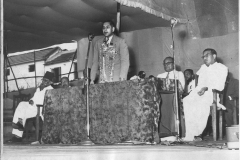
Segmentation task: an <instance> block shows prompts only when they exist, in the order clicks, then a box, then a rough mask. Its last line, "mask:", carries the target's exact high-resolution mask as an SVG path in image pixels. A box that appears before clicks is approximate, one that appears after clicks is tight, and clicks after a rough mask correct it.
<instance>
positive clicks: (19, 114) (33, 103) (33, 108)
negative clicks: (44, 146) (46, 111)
mask: <svg viewBox="0 0 240 160" xmlns="http://www.w3.org/2000/svg"><path fill="white" fill-rule="evenodd" d="M53 77H54V74H53V73H51V72H48V71H47V72H46V73H45V75H44V77H43V79H42V83H41V84H40V86H39V87H38V88H37V90H36V92H35V93H34V96H33V97H32V98H31V99H30V100H29V101H28V102H20V103H19V104H18V106H17V108H16V111H15V113H14V116H13V122H12V127H13V130H12V134H13V137H12V139H11V140H8V142H21V141H22V136H23V130H24V126H25V123H26V120H27V119H28V118H32V117H35V116H36V115H37V105H43V102H44V96H45V92H46V90H49V89H53V88H52V86H51V84H52V80H53ZM40 116H41V118H42V120H43V116H42V108H40Z"/></svg>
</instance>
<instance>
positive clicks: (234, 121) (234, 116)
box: [233, 98, 239, 125]
mask: <svg viewBox="0 0 240 160" xmlns="http://www.w3.org/2000/svg"><path fill="white" fill-rule="evenodd" d="M233 100H234V106H233V124H234V125H237V124H238V122H237V117H238V114H237V113H238V112H237V105H239V98H234V99H233Z"/></svg>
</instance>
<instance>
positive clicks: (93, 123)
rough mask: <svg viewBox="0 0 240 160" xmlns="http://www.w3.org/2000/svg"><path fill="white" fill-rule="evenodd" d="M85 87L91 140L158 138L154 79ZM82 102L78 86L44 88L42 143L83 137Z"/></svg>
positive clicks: (82, 97)
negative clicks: (86, 89) (46, 90)
mask: <svg viewBox="0 0 240 160" xmlns="http://www.w3.org/2000/svg"><path fill="white" fill-rule="evenodd" d="M89 90H90V91H89V107H90V138H91V140H92V141H93V142H94V143H97V144H114V143H121V142H125V141H139V142H156V141H158V122H159V117H160V110H159V105H160V102H161V99H160V95H159V93H158V91H157V87H156V84H155V81H154V80H148V79H145V80H143V81H122V82H112V83H104V84H96V85H91V86H90V88H89ZM85 104H86V103H85V95H83V94H82V90H81V89H80V88H79V87H71V88H69V89H56V90H53V91H48V92H47V94H46V95H45V103H44V107H45V114H44V117H45V121H44V126H43V134H42V135H43V136H42V140H43V142H44V143H48V144H58V143H63V144H77V143H79V142H81V141H83V140H85V139H86V137H87V131H86V105H85Z"/></svg>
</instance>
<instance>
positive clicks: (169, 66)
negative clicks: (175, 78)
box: [163, 58, 174, 72]
mask: <svg viewBox="0 0 240 160" xmlns="http://www.w3.org/2000/svg"><path fill="white" fill-rule="evenodd" d="M163 66H164V70H165V71H166V72H171V71H172V70H173V69H174V66H173V60H172V59H171V58H167V59H165V60H164V62H163Z"/></svg>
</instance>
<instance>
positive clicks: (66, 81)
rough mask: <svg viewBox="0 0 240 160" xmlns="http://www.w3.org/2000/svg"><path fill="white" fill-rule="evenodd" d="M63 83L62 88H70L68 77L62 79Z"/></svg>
mask: <svg viewBox="0 0 240 160" xmlns="http://www.w3.org/2000/svg"><path fill="white" fill-rule="evenodd" d="M61 85H62V88H68V87H69V82H68V80H67V79H65V78H64V79H62V80H61Z"/></svg>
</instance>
